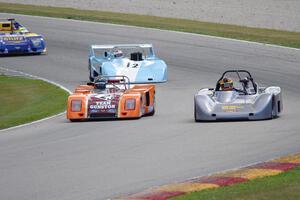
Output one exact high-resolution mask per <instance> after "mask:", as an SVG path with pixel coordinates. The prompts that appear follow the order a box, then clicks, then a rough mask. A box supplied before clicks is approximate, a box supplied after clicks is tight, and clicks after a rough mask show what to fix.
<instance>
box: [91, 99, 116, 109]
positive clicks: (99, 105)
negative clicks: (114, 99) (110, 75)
mask: <svg viewBox="0 0 300 200" xmlns="http://www.w3.org/2000/svg"><path fill="white" fill-rule="evenodd" d="M94 103H95V104H93V105H90V109H101V110H106V109H115V108H116V105H114V104H112V103H111V101H97V102H94Z"/></svg>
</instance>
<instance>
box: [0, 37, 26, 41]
mask: <svg viewBox="0 0 300 200" xmlns="http://www.w3.org/2000/svg"><path fill="white" fill-rule="evenodd" d="M2 39H3V41H23V40H24V37H23V36H9V37H3V38H2Z"/></svg>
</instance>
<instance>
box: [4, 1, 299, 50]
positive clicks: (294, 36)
mask: <svg viewBox="0 0 300 200" xmlns="http://www.w3.org/2000/svg"><path fill="white" fill-rule="evenodd" d="M0 12H6V13H17V14H26V15H36V16H47V17H56V18H66V19H77V20H87V21H96V22H105V23H113V24H125V25H134V26H141V27H150V28H158V29H166V30H176V31H183V32H191V33H198V34H204V35H213V36H220V37H226V38H234V39H241V40H248V41H256V42H261V43H268V44H276V45H282V46H288V47H295V48H300V32H289V31H280V30H272V29H261V28H250V27H244V26H236V25H228V24H218V23H209V22H200V21H193V20H185V19H174V18H165V17H155V16H146V15H135V14H121V13H113V12H103V11H92V10H79V9H73V8H61V7H49V6H33V5H22V4H11V3H0Z"/></svg>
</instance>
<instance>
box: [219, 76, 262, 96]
mask: <svg viewBox="0 0 300 200" xmlns="http://www.w3.org/2000/svg"><path fill="white" fill-rule="evenodd" d="M224 78H225V79H229V80H231V81H232V82H233V90H234V91H237V92H239V93H243V94H248V95H251V94H256V89H255V86H254V84H255V83H254V82H253V80H252V78H251V76H250V75H249V74H248V73H247V72H243V71H239V72H236V71H234V72H226V73H225V74H224V76H223V78H222V79H223V80H224ZM219 90H222V87H220V88H219Z"/></svg>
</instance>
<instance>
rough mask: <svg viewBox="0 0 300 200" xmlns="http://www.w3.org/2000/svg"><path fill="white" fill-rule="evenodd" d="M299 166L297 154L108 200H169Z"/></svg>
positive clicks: (271, 174)
mask: <svg viewBox="0 0 300 200" xmlns="http://www.w3.org/2000/svg"><path fill="white" fill-rule="evenodd" d="M299 166H300V153H297V154H292V155H288V156H283V157H279V158H275V159H272V160H269V161H266V162H261V163H256V164H253V165H249V166H247V167H243V168H239V169H235V170H228V171H225V172H220V173H215V174H211V175H209V176H203V177H197V178H192V179H189V180H186V181H183V182H177V183H171V184H167V185H162V186H158V187H153V188H150V189H147V190H145V191H143V192H140V193H137V194H132V195H129V196H124V197H119V198H113V199H108V200H167V199H169V198H172V197H177V196H181V195H185V194H188V193H191V192H199V191H202V190H207V189H214V188H218V187H226V186H230V185H234V184H238V183H242V182H247V181H249V180H253V179H257V178H263V177H267V176H275V175H278V174H281V173H283V172H286V171H289V170H292V169H294V168H296V167H299Z"/></svg>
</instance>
